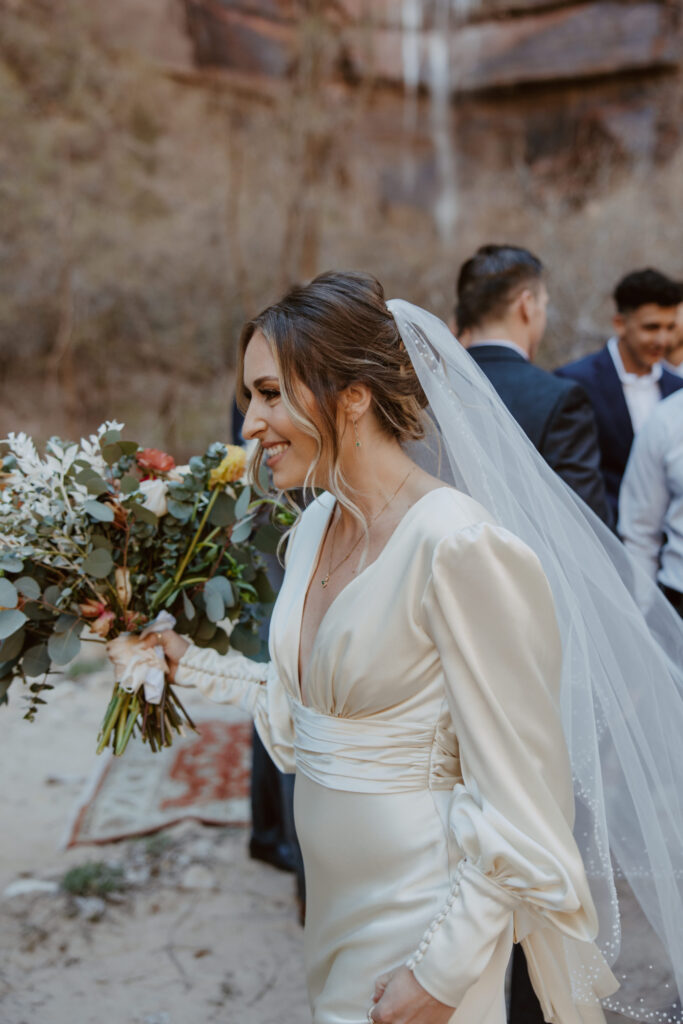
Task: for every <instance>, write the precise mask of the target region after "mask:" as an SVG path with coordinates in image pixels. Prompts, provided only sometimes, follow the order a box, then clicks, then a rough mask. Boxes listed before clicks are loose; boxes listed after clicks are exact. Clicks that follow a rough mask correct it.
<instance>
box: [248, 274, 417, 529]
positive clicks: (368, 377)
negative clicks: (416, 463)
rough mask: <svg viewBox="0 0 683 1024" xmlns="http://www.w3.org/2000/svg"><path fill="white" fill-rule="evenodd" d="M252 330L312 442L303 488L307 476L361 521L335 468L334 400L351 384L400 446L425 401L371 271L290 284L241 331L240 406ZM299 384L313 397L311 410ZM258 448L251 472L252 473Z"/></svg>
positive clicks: (411, 437) (410, 435) (409, 437)
mask: <svg viewBox="0 0 683 1024" xmlns="http://www.w3.org/2000/svg"><path fill="white" fill-rule="evenodd" d="M256 331H260V332H261V333H262V334H263V336H264V338H265V339H266V341H267V343H268V345H269V346H270V349H271V352H272V353H273V356H274V358H275V361H276V363H277V365H278V369H279V372H280V387H281V391H282V400H283V402H284V404H285V406H286V408H287V411H288V412H289V414H290V416H291V417H292V420H293V421H294V422H295V423H296V424H297V426H298V427H299V428H300V429H302V430H304V431H305V432H306V433H307V434H309V435H310V436H311V437H313V438H314V439H315V441H316V442H317V453H316V458H315V460H314V462H313V464H312V465H311V467H310V468H309V471H308V474H307V477H306V482H305V485H304V486H305V487H310V486H311V485H312V482H313V480H315V481H316V486H320V478H321V475H323V474H324V475H325V476H326V478H327V480H326V484H325V486H326V489H327V490H329V491H331V492H332V493H333V494H334V495H335V497H336V498H337V499H338V500H339V501H340V502H341V503H342V504H343V505H344V506H346V507H347V508H348V509H349V511H352V512H353V514H354V515H356V516H358V517H359V518H361V519H362V516H360V515H359V511H358V509H357V508H356V506H355V504H354V503H353V501H352V500H351V499H350V491H351V488H350V485H349V484H348V481H346V480H345V479H344V476H343V474H342V472H341V470H340V466H339V455H340V447H341V446H340V437H339V434H338V427H337V404H338V401H339V395H340V394H341V392H342V391H343V390H344V389H345V388H347V387H349V386H350V385H351V384H364V385H366V387H367V388H368V389H369V391H370V392H371V394H372V406H371V408H372V411H373V413H374V415H375V417H376V420H377V422H378V424H379V426H380V428H381V429H382V430H383V431H384V432H385V433H386V434H387V435H388V436H389V437H393V438H395V439H396V440H397V441H398V442H399V443H404V442H407V441H415V440H419V439H421V438H422V437H424V426H423V414H422V410H423V409H424V407H425V406H426V404H427V399H426V397H425V394H424V392H423V390H422V387H421V386H420V382H419V381H418V379H417V376H416V374H415V371H414V369H413V365H412V363H411V361H410V358H409V356H408V353H407V352H406V350H405V348H404V345H403V341H402V340H401V336H400V334H399V331H398V328H397V326H396V322H395V321H394V318H393V316H392V315H391V313H390V312H389V310H388V309H387V306H386V302H385V299H384V289H383V288H382V285H381V284H380V283H379V281H378V280H377V279H376V278H374V277H372V276H371V275H370V274H361V273H356V272H353V271H337V272H334V271H331V272H328V273H325V274H320V275H319V276H318V277H316V278H314V280H313V281H311V282H310V283H309V284H306V285H296V286H295V287H293V288H291V289H290V291H288V292H287V294H286V295H285V296H284V298H282V299H281V300H280V302H276V303H275V305H273V306H269V307H268V308H267V309H265V310H263V312H262V313H259V315H258V316H256V317H254V319H253V320H249V321H248V323H246V324H245V326H244V328H243V329H242V334H241V337H240V342H239V356H238V369H237V401H238V404H239V406H240V408H241V409H245V408H246V406H247V404H248V398H247V395H246V393H245V391H244V381H243V371H244V354H245V352H246V349H247V345H248V344H249V342H250V341H251V338H252V336H253V335H254V333H255V332H256ZM300 384H304V385H305V386H306V387H307V388H308V389H309V390H310V391H311V392H312V394H313V398H314V400H315V407H314V408H313V409H311V408H310V406H309V405H308V404H307V403H306V402H305V401H304V397H303V394H302V392H301V388H300V387H299V385H300ZM260 456H261V451H260V449H259V450H258V452H257V454H256V460H255V463H254V464H253V465H252V472H253V474H254V475H255V476H256V475H257V474H258V470H259V466H260Z"/></svg>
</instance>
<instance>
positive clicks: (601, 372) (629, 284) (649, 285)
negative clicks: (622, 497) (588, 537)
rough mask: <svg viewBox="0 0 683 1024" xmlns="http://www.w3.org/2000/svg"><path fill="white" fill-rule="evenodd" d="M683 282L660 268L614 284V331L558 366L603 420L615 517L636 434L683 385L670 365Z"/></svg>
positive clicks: (602, 449)
mask: <svg viewBox="0 0 683 1024" xmlns="http://www.w3.org/2000/svg"><path fill="white" fill-rule="evenodd" d="M681 299H683V294H682V293H681V286H680V285H679V284H677V283H676V282H675V281H672V280H671V278H669V277H666V275H665V274H661V273H660V272H659V271H658V270H651V269H647V270H636V271H634V272H633V273H631V274H627V275H626V277H624V278H622V280H621V281H620V282H619V284H618V285H617V286H616V288H615V289H614V301H615V304H616V307H617V308H616V313H615V316H614V321H613V323H614V331H615V333H614V336H613V337H612V338H610V339H609V341H608V342H607V344H606V345H605V347H604V348H602V349H601V350H600V351H599V352H594V353H592V354H591V355H589V356H585V357H584V358H583V359H579V360H578V361H577V362H575V363H569V365H568V366H563V367H561V368H560V369H559V370H556V371H555V372H556V373H557V375H558V376H559V377H561V378H563V379H565V380H574V381H577V382H578V383H579V384H581V385H582V387H583V388H585V390H586V393H587V394H588V397H589V398H590V400H591V404H592V406H593V411H594V412H595V418H596V420H597V424H598V438H599V442H600V454H601V464H602V473H603V476H604V479H605V487H606V489H607V498H608V501H609V502H610V507H611V509H612V512H613V515H614V517H615V518H616V516H617V509H618V502H619V488H620V486H621V480H622V477H623V475H624V470H625V469H626V463H627V461H628V456H629V452H630V450H631V445H632V443H633V438H634V436H635V435H636V434H637V433H638V431H639V430H640V428H641V427H642V426H643V424H644V423H645V422H646V420H647V418H648V417H649V415H650V413H652V411H653V410H654V409H655V407H656V405H657V403H658V402H659V401H660V399H662V398H666V397H667V396H668V395H671V394H673V393H674V391H677V390H678V389H679V388H683V378H681V377H677V376H676V375H675V374H673V373H670V372H669V371H668V370H665V369H664V368H663V366H662V363H661V361H662V359H664V358H665V357H666V355H667V353H668V351H669V349H670V348H671V346H672V345H673V342H674V338H675V334H676V312H677V307H678V305H679V303H680V302H681Z"/></svg>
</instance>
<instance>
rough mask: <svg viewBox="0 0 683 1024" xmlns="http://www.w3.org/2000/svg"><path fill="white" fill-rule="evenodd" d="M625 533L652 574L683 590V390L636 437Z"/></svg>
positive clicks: (622, 521) (623, 512)
mask: <svg viewBox="0 0 683 1024" xmlns="http://www.w3.org/2000/svg"><path fill="white" fill-rule="evenodd" d="M619 533H620V534H621V536H622V538H623V541H624V544H625V545H626V548H627V549H628V551H630V553H631V554H632V555H633V556H634V558H635V559H636V560H637V561H638V562H639V563H640V565H642V567H643V568H644V569H645V570H646V571H647V572H648V573H649V575H650V576H651V577H652V579H656V580H659V582H660V583H664V584H666V586H668V587H673V588H674V590H679V591H681V592H682V593H683V391H676V392H675V393H674V394H673V395H671V396H670V397H669V398H666V399H664V401H663V402H659V404H658V405H657V408H656V409H655V411H654V412H653V413H652V415H651V416H650V418H649V420H648V421H647V423H646V424H645V426H644V427H643V429H642V430H641V431H640V433H639V434H638V436H637V438H636V439H635V441H634V442H633V447H632V448H631V454H630V456H629V460H628V465H627V466H626V472H625V474H624V479H623V481H622V484H621V491H620V492H619Z"/></svg>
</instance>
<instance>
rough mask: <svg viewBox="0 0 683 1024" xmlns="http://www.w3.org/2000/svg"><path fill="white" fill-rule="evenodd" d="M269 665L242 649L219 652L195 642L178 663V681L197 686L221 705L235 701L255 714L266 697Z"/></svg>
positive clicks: (185, 684) (243, 708)
mask: <svg viewBox="0 0 683 1024" xmlns="http://www.w3.org/2000/svg"><path fill="white" fill-rule="evenodd" d="M267 669H268V666H267V665H266V664H263V663H261V662H256V661H251V660H250V659H249V658H246V657H245V656H244V655H243V654H240V653H239V652H238V651H233V650H230V651H228V652H227V654H218V652H217V651H214V650H212V649H211V648H210V647H195V646H194V644H191V645H190V646H189V647H188V649H187V651H186V652H185V654H184V655H183V656H182V658H181V659H180V662H179V663H178V669H177V672H176V678H175V681H176V683H177V684H178V685H179V686H194V687H196V688H197V689H198V690H199V691H200V692H201V693H202V694H204V696H205V697H208V698H209V699H210V700H213V701H215V702H216V703H217V704H234V705H235V706H236V707H239V708H241V709H242V710H243V711H246V712H247V714H249V715H251V716H252V717H254V716H255V714H256V708H257V705H258V704H259V702H260V701H262V700H263V692H264V687H263V684H264V683H265V679H266V673H267Z"/></svg>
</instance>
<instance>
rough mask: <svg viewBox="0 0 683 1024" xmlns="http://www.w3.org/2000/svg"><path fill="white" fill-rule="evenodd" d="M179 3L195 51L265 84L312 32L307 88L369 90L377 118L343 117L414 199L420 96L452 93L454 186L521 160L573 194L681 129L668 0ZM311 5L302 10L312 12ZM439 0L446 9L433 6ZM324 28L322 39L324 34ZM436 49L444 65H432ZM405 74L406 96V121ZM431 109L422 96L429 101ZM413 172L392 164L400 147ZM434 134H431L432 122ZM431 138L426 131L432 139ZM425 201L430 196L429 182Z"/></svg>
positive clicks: (290, 62) (426, 176)
mask: <svg viewBox="0 0 683 1024" xmlns="http://www.w3.org/2000/svg"><path fill="white" fill-rule="evenodd" d="M464 2H465V6H464V5H463V3H462V2H461V3H460V5H459V13H458V12H457V11H456V10H455V5H453V4H449V2H448V0H403V2H400V0H373V2H367V0H365V2H364V0H336V2H335V3H334V4H326V3H323V2H319V3H318V4H317V5H316V4H313V5H311V4H304V3H302V2H297V0H185V5H186V10H187V19H188V26H189V29H190V33H191V36H192V39H193V43H194V50H195V56H196V61H197V63H198V64H199V65H202V66H205V67H206V66H213V67H219V68H222V69H225V70H226V71H227V72H228V73H229V74H232V75H234V76H241V77H243V78H245V79H249V80H250V81H251V82H252V84H253V86H254V87H255V88H256V89H257V90H263V91H266V92H268V94H269V95H272V94H273V90H274V91H275V93H277V88H278V85H282V84H284V83H287V82H291V81H292V80H293V79H295V78H296V76H297V74H298V73H300V71H301V66H302V62H303V63H305V62H306V61H307V60H310V55H311V46H312V45H313V49H315V44H312V38H313V37H314V35H315V33H316V32H317V33H318V38H319V43H318V55H317V60H318V69H317V73H318V87H319V88H320V89H321V90H323V91H324V92H326V93H327V95H328V97H329V102H330V103H334V102H339V97H340V95H341V96H343V97H344V98H345V100H344V101H348V102H351V103H353V102H355V101H356V100H357V97H358V95H359V94H360V93H363V92H365V93H366V94H367V93H368V92H371V93H372V95H373V97H374V107H375V108H376V107H377V106H378V105H381V108H382V126H381V129H379V128H378V126H377V124H376V118H375V117H373V115H372V112H370V111H366V118H365V126H364V127H365V130H363V125H362V124H360V125H357V126H356V129H357V131H358V132H359V134H360V136H361V138H362V137H363V136H364V137H365V138H364V141H363V142H362V143H361V148H365V147H366V146H369V145H372V144H373V143H374V142H375V140H376V139H377V133H378V131H379V132H380V133H381V137H382V142H383V144H384V145H385V146H386V141H387V140H388V139H389V140H392V142H393V145H389V146H388V148H386V157H387V159H386V165H385V168H384V172H383V178H384V182H385V188H386V189H387V190H388V197H391V196H393V197H394V198H395V197H396V194H397V191H399V192H402V193H403V198H404V199H406V200H407V201H408V202H409V203H417V204H418V205H421V204H423V203H424V202H425V197H426V194H428V193H429V192H430V191H432V192H433V191H434V190H437V191H438V189H439V187H440V186H439V181H440V179H441V187H443V184H444V182H443V176H444V166H443V160H442V161H441V164H442V166H441V168H440V169H439V167H438V166H437V165H438V164H439V156H438V150H439V146H440V145H441V146H443V139H442V140H441V143H440V142H439V141H438V139H437V140H436V142H435V144H434V145H433V146H432V147H431V148H432V150H433V152H432V162H433V164H434V166H431V167H430V166H429V164H430V161H429V158H428V157H427V158H426V159H425V151H428V150H429V148H430V147H429V140H428V138H425V137H423V136H428V135H429V134H430V133H429V122H430V118H431V121H432V124H434V122H435V121H436V122H438V120H439V115H438V113H437V116H436V117H435V116H434V111H433V110H430V104H429V102H428V96H429V95H430V94H433V93H434V92H435V91H437V92H441V93H443V92H444V91H446V92H447V93H448V95H449V97H450V99H451V103H450V104H449V110H448V115H447V116H448V121H449V123H448V125H446V124H445V122H444V119H443V109H442V112H441V121H442V129H443V128H445V130H446V135H447V136H448V137H449V138H450V144H451V146H453V148H454V149H455V150H456V151H457V154H458V155H459V168H458V178H459V181H460V186H461V187H462V186H463V185H465V187H466V183H467V180H468V178H469V179H471V178H472V176H473V175H477V173H478V171H479V170H480V169H481V167H482V164H483V165H484V166H485V168H486V169H487V170H488V171H505V170H515V171H517V172H518V173H528V172H529V171H531V172H532V177H533V180H534V187H535V188H537V189H543V188H547V187H551V188H552V189H556V190H559V192H560V193H561V194H562V195H563V196H564V197H567V198H569V199H571V200H572V201H573V202H578V203H580V202H582V201H583V200H585V199H586V198H588V197H589V196H590V195H591V194H593V193H594V192H595V190H596V189H597V190H598V191H599V190H600V188H601V186H602V185H603V184H604V179H605V174H606V168H609V169H610V171H612V170H614V169H615V168H621V169H624V168H629V167H631V166H634V165H635V164H639V165H642V164H643V162H645V163H657V162H659V161H661V160H665V159H667V158H669V157H670V156H671V155H672V153H673V152H674V150H675V149H676V148H677V146H678V145H679V142H680V137H681V118H680V113H681V104H680V95H681V81H682V74H681V69H682V64H683V37H682V34H681V22H682V17H681V5H680V3H679V2H677V0H671V2H667V0H664V2H662V0H634V2H630V0H593V2H587V3H586V2H582V3H577V2H567V0H479V2H478V3H477V2H476V0H475V2H474V3H472V0H469V4H468V0H464ZM311 8H313V13H312V14H311ZM448 8H450V10H446V9H448ZM323 38H324V41H321V40H323ZM439 62H441V66H442V68H443V71H441V72H440V71H439ZM406 86H408V87H409V88H412V89H413V90H414V93H415V98H414V102H413V115H414V116H413V121H412V123H408V124H407V121H406V102H405V89H406ZM432 106H433V104H432ZM407 131H408V133H409V134H412V135H413V136H414V137H413V138H412V139H411V140H410V144H409V148H411V149H412V150H413V157H415V151H418V152H420V153H421V156H420V157H419V158H418V162H419V163H420V165H421V167H420V173H419V175H417V177H416V176H415V175H413V176H412V185H411V184H410V176H408V177H407V178H406V176H403V184H402V185H399V183H398V181H397V176H396V174H395V173H394V168H395V164H396V162H397V161H400V160H401V153H402V152H404V151H405V148H406V133H407ZM432 134H434V132H432ZM432 141H434V140H432ZM431 199H432V200H434V199H435V196H434V195H432V196H431Z"/></svg>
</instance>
